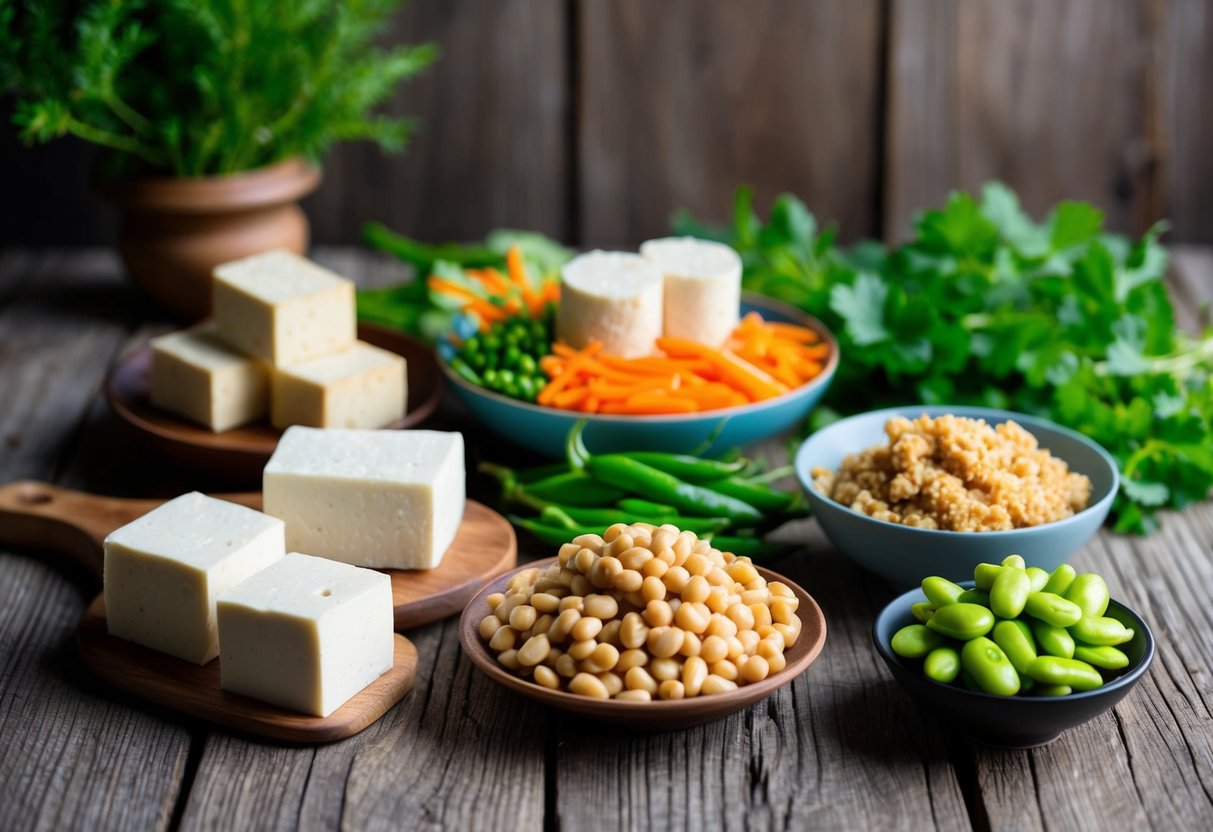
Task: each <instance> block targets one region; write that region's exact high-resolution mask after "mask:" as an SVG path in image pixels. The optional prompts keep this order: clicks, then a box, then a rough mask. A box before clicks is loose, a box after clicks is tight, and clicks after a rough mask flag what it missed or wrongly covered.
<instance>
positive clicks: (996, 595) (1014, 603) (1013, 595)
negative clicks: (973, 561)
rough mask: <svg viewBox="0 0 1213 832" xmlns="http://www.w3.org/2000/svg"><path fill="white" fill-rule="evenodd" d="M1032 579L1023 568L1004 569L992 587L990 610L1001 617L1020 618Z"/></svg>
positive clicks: (1029, 591) (1030, 589)
mask: <svg viewBox="0 0 1213 832" xmlns="http://www.w3.org/2000/svg"><path fill="white" fill-rule="evenodd" d="M1031 592H1032V579H1031V578H1029V577H1028V573H1027V572H1025V571H1024V570H1022V569H1003V570H1002V572H1001V573H999V575H998V577H997V578H995V579H994V586H992V587H990V611H991V612H993V613H994V614H995V615H997V616H998V617H999V618H1018V617H1019V615H1020V614H1021V613H1022V612H1023V608H1024V604H1026V603H1027V602H1028V595H1029V594H1031Z"/></svg>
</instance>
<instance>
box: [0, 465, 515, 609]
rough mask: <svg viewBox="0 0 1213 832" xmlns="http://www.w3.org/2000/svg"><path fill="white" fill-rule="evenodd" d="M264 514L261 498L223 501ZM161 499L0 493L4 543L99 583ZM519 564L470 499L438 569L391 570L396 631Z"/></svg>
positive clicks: (502, 523) (505, 529)
mask: <svg viewBox="0 0 1213 832" xmlns="http://www.w3.org/2000/svg"><path fill="white" fill-rule="evenodd" d="M215 496H217V497H220V498H221V499H225V500H230V501H232V502H234V503H240V504H241V505H246V506H249V507H250V508H255V509H258V510H260V509H261V494H260V493H258V492H249V493H245V494H217V495H215ZM162 502H164V501H163V500H128V499H123V498H119V497H101V496H98V495H96V494H88V493H85V492H83V491H73V490H71V489H67V488H59V487H58V486H55V485H50V484H49V483H44V482H37V481H34V480H24V481H19V482H11V483H8V484H6V485H4V486H0V543H4V544H8V545H11V546H22V547H28V548H31V549H42V550H50V551H55V552H58V553H61V554H64V555H67V556H69V557H71V558H73V559H74V560H76V561H77V562H78V563H80V564H81V565H83V566H84V567H85V568H86V569H87V570H89V571H90V572H92V573H93V574H94V575H95V576H96V577H97V579H98V580H100V579H101V564H102V548H101V542H102V541H103V540H104V539H105V537H106V535H108V534H109V533H110V532H112V531H113V530H114V529H116V528H118V527H119V526H123V525H126V524H127V523H129V522H131V521H132V520H134V519H135V518H137V517H141V516H143V515H144V514H146V513H147V512H149V511H151V510H152V509H153V508H155V507H156V506H158V505H160V504H161V503H162ZM517 563H518V541H517V539H516V538H515V536H514V527H513V526H511V525H510V523H509V521H508V520H506V519H505V518H504V517H502V516H501V515H500V514H498V513H497V512H495V511H493V510H492V509H491V508H489V507H488V506H486V505H484V504H482V503H478V502H476V501H475V500H468V501H467V507H466V508H465V509H464V512H463V522H462V523H461V524H460V526H459V531H458V532H457V533H456V534H455V540H454V541H453V542H452V543H451V545H450V547H449V548H448V549H447V550H446V553H445V554H444V555H443V556H442V563H441V564H439V565H438V567H437V568H436V569H417V570H409V571H404V570H399V569H385V570H383V571H384V572H386V573H387V574H388V575H389V576H390V577H391V579H392V603H393V605H394V606H395V611H396V629H397V630H405V629H408V628H410V627H420V626H421V625H422V624H429V623H431V622H433V621H440V620H441V619H443V618H446V617H447V616H450V615H455V614H456V613H458V612H459V611H460V610H462V609H463V608H464V606H466V604H467V602H468V599H470V598H471V597H472V596H473V595H475V594H476V591H477V590H479V589H480V587H482V586H484V584H485V583H486V582H487V581H489V580H490V579H491V578H493V577H494V576H496V575H500V574H501V573H502V572H505V571H506V570H508V569H512V568H513V567H514V566H516V565H517Z"/></svg>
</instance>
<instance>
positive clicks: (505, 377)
mask: <svg viewBox="0 0 1213 832" xmlns="http://www.w3.org/2000/svg"><path fill="white" fill-rule="evenodd" d="M497 377H498V378H499V379H501V383H502V384H513V383H514V371H513V370H500V371H498V373H497Z"/></svg>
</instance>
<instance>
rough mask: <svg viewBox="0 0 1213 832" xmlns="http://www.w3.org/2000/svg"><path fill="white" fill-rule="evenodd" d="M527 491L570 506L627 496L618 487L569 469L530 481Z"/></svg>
mask: <svg viewBox="0 0 1213 832" xmlns="http://www.w3.org/2000/svg"><path fill="white" fill-rule="evenodd" d="M526 491H527V493H528V494H530V495H531V496H533V497H538V498H539V499H541V500H550V501H551V502H554V503H563V504H565V505H570V506H589V507H598V506H605V505H610V504H611V503H614V502H617V501H619V500H621V499H623V497H624V496H626V494H625V492H623V491H621V490H620V489H618V488H613V487H612V486H610V485H608V484H606V483H604V482H599V481H598V480H595V479H594V478H593V477H589V476H587V475H586V474H585V473H583V472H581V471H569V472H567V473H564V474H555V475H553V476H550V477H545V478H544V479H541V480H538V481H536V482H532V483H529V484H528V485H527V486H526Z"/></svg>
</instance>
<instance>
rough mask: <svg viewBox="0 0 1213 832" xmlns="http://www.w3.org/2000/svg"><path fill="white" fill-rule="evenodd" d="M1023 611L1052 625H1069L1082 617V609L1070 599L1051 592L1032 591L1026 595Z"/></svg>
mask: <svg viewBox="0 0 1213 832" xmlns="http://www.w3.org/2000/svg"><path fill="white" fill-rule="evenodd" d="M1024 611H1025V612H1027V614H1028V615H1030V616H1032V617H1033V618H1039V619H1040V620H1041V621H1047V622H1048V623H1049V624H1052V625H1053V626H1054V627H1069V626H1070V625H1072V624H1075V623H1077V621H1078V619H1080V618H1082V610H1081V609H1079V608H1078V605H1077V604H1075V603H1074V602H1072V601H1067V600H1066V599H1065V598H1062V597H1061V596H1060V595H1054V594H1053V593H1052V592H1033V593H1030V594H1029V595H1028V602H1027V604H1026V605H1025V606H1024Z"/></svg>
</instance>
